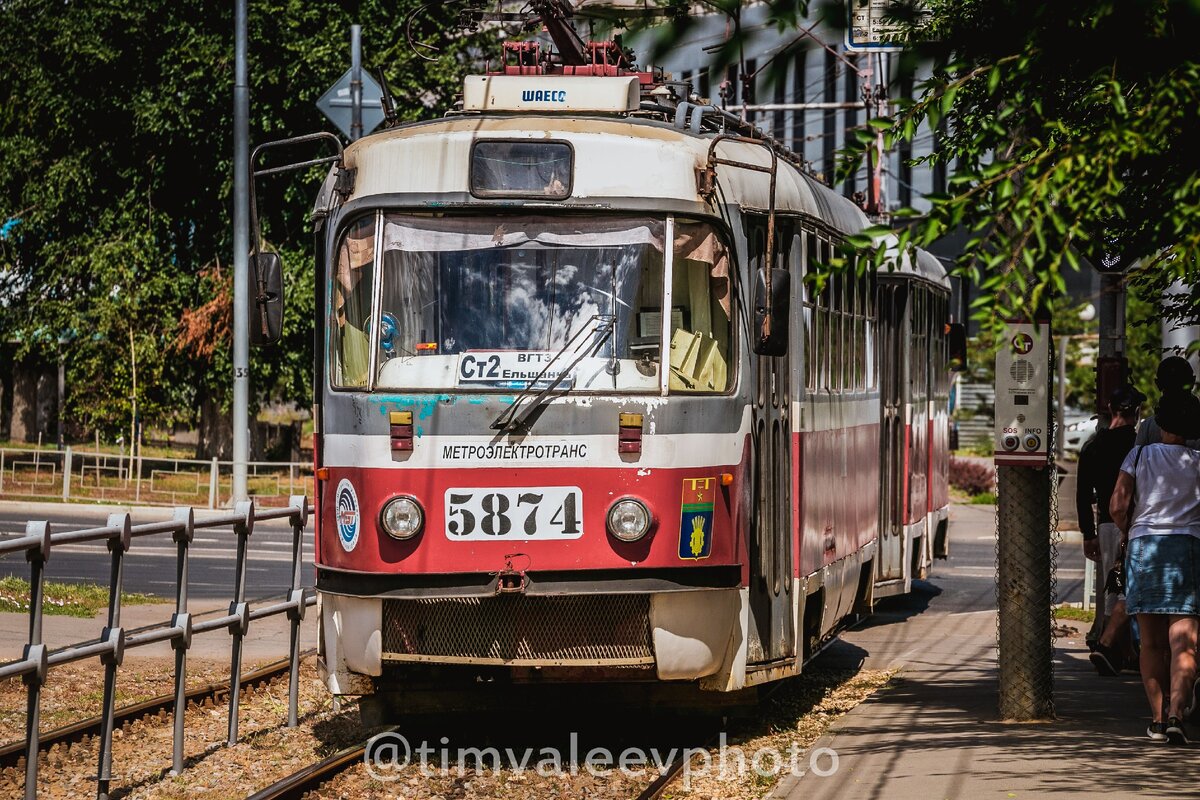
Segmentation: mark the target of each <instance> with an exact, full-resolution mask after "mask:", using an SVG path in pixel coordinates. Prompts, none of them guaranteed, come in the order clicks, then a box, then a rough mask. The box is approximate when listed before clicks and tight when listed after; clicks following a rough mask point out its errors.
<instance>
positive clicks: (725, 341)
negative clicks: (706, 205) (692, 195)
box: [669, 220, 733, 392]
mask: <svg viewBox="0 0 1200 800" xmlns="http://www.w3.org/2000/svg"><path fill="white" fill-rule="evenodd" d="M674 254H675V258H674V267H673V276H672V279H671V341H670V367H671V375H670V387H669V388H670V390H671V391H672V392H723V391H725V390H726V389H727V388H728V387H729V385H730V375H729V361H730V351H731V344H732V340H733V316H732V313H731V308H732V304H731V297H730V292H731V286H730V282H729V251H728V249H727V248H726V247H725V244H724V242H722V241H721V239H720V237H719V236H718V235H717V232H716V230H714V229H713V227H712V226H711V225H709V224H707V223H702V222H687V221H684V220H677V221H676V223H675V249H674Z"/></svg>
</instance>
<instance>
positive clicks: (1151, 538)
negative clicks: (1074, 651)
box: [1109, 392, 1200, 744]
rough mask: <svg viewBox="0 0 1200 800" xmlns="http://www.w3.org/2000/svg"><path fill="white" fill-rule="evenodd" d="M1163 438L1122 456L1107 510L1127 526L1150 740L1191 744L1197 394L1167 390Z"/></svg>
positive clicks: (1128, 588)
mask: <svg viewBox="0 0 1200 800" xmlns="http://www.w3.org/2000/svg"><path fill="white" fill-rule="evenodd" d="M1154 420H1155V423H1156V424H1157V426H1158V428H1159V430H1160V432H1161V436H1162V443H1161V444H1150V445H1144V446H1142V447H1136V446H1135V447H1134V448H1133V449H1132V450H1131V451H1130V452H1129V454H1128V455H1127V456H1126V457H1125V461H1124V463H1123V464H1121V473H1120V475H1118V476H1117V483H1116V485H1115V486H1114V487H1113V495H1112V500H1111V502H1110V504H1109V513H1110V514H1111V515H1112V519H1113V522H1114V523H1116V525H1117V527H1118V528H1119V529H1120V530H1121V531H1122V532H1123V533H1124V538H1123V544H1124V543H1127V545H1126V547H1127V549H1126V560H1125V605H1126V610H1127V611H1128V613H1129V614H1131V615H1134V616H1136V618H1137V624H1138V632H1139V634H1140V636H1141V656H1140V666H1141V671H1142V685H1143V687H1144V688H1145V690H1146V699H1147V700H1148V701H1149V703H1150V717H1151V722H1150V726H1149V727H1148V728H1147V729H1146V734H1147V735H1148V736H1149V737H1150V739H1151V740H1152V741H1156V742H1168V741H1169V742H1171V743H1172V744H1187V741H1188V739H1187V734H1186V732H1185V731H1184V727H1183V722H1182V720H1183V719H1184V718H1185V717H1186V716H1187V715H1188V714H1189V713H1191V712H1192V711H1194V710H1195V704H1196V696H1195V688H1194V687H1195V681H1196V644H1197V637H1198V632H1200V452H1197V451H1195V450H1192V449H1191V448H1189V447H1187V446H1186V445H1185V444H1184V442H1185V440H1187V439H1196V438H1200V400H1198V399H1197V398H1196V397H1195V396H1194V395H1192V394H1189V393H1188V392H1172V393H1169V394H1164V395H1163V398H1162V401H1161V402H1160V403H1159V405H1158V411H1157V412H1156V413H1155V415H1154Z"/></svg>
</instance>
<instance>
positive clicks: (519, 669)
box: [315, 69, 949, 695]
mask: <svg viewBox="0 0 1200 800" xmlns="http://www.w3.org/2000/svg"><path fill="white" fill-rule="evenodd" d="M656 88H657V87H656V85H655V84H654V83H653V81H652V77H651V76H648V75H647V74H646V73H641V74H636V73H635V74H631V75H625V74H621V73H620V71H614V70H611V69H609V70H607V71H605V72H603V73H601V74H592V75H588V76H582V77H581V76H567V75H549V74H517V75H512V74H510V75H489V76H474V77H471V78H468V79H467V84H466V90H465V105H464V108H463V109H462V110H461V111H460V112H457V113H454V114H451V115H448V116H447V117H446V118H444V119H440V120H436V121H431V122H422V123H416V124H408V125H402V126H398V127H393V128H390V129H388V130H385V131H382V132H380V133H377V134H374V135H371V136H368V137H366V138H364V139H362V140H360V141H358V142H356V143H354V144H353V145H351V146H349V147H348V148H347V149H346V150H345V152H344V154H343V155H342V156H341V160H340V161H339V163H338V164H337V165H336V166H335V167H334V169H333V170H332V171H331V173H330V177H329V179H328V180H327V182H326V184H325V187H324V189H323V191H322V193H321V197H320V199H319V201H318V203H317V210H316V216H315V219H316V225H317V241H318V260H319V264H318V269H317V275H318V276H320V277H319V279H318V280H319V286H318V307H319V308H321V309H322V313H321V321H320V324H319V325H318V330H319V334H318V337H317V345H318V348H317V349H318V358H317V361H318V368H317V382H316V386H317V392H318V399H317V403H316V408H315V414H316V420H317V433H316V444H315V460H316V468H317V508H318V510H317V513H316V517H315V518H316V524H317V546H316V569H317V590H318V592H319V601H320V602H319V609H320V610H319V614H320V644H319V652H320V664H321V670H322V674H323V676H324V679H325V681H326V683H327V685H328V687H329V689H330V691H332V692H333V693H335V694H339V695H358V694H370V693H373V692H377V691H387V690H389V689H392V688H395V687H398V686H407V685H410V684H412V685H415V683H418V682H420V681H424V680H428V679H431V678H434V677H436V678H437V679H438V680H452V679H453V678H454V677H455V676H458V677H461V678H463V679H464V681H469V680H478V676H480V675H483V674H487V675H488V676H489V680H491V679H502V680H504V681H509V682H519V681H539V682H552V681H564V682H574V683H578V682H594V681H620V682H644V683H649V684H660V683H666V682H681V683H683V684H687V685H690V686H692V687H694V688H699V689H703V690H709V691H715V692H733V691H737V690H741V689H744V688H747V687H752V686H754V685H756V684H761V683H764V682H767V681H771V680H775V679H779V678H782V677H786V676H789V675H794V674H796V673H798V672H799V671H800V670H801V668H802V666H803V664H804V662H805V660H806V659H808V658H809V657H811V656H812V655H813V654H814V653H815V652H816V650H817V649H818V648H819V647H820V645H821V643H822V642H823V641H824V640H825V639H826V638H827V637H828V636H829V635H830V634H831V632H833V631H834V630H835V629H836V628H837V626H838V625H839V624H840V623H841V622H842V621H844V620H846V619H847V617H849V616H850V615H853V614H856V613H860V612H866V611H869V609H870V608H871V605H872V603H873V602H874V600H875V599H876V598H878V597H880V596H882V595H886V594H897V593H901V592H905V591H908V590H909V588H910V586H911V583H912V580H913V579H914V578H916V577H920V576H921V575H923V574H924V572H925V571H926V570H927V569H928V568H929V565H930V563H931V559H932V558H934V557H935V556H936V555H939V554H943V553H944V548H945V546H946V544H945V542H946V525H947V507H948V495H947V459H948V453H947V444H948V418H947V408H946V404H947V395H948V386H949V376H948V369H949V364H948V340H947V335H946V334H947V322H948V319H949V315H948V307H949V288H948V280H947V276H946V274H945V271H944V270H943V269H942V268H941V266H940V265H939V264H938V262H937V261H936V260H935V259H934V258H932V257H931V256H929V255H927V254H925V253H918V254H917V255H916V257H915V258H909V257H908V256H906V255H904V254H896V257H895V258H894V259H893V261H892V263H891V264H890V265H889V269H888V270H886V271H882V272H878V273H876V272H875V271H873V270H850V271H847V272H845V273H843V274H837V275H834V276H832V277H831V278H830V279H829V280H827V281H825V282H824V283H823V284H820V283H814V282H813V281H811V280H806V278H807V276H809V275H810V273H812V272H813V270H814V269H815V265H817V264H824V263H828V262H829V260H830V258H831V257H832V255H833V252H834V248H836V247H837V246H838V244H839V242H840V241H842V239H843V238H844V237H847V236H850V235H853V234H855V233H858V232H860V231H862V230H864V229H865V228H867V227H868V220H867V219H866V217H865V216H864V214H863V213H862V212H861V211H860V210H859V209H858V208H857V207H856V206H855V205H853V204H852V203H851V202H849V201H848V200H847V199H845V198H844V197H841V196H840V195H838V194H836V193H834V192H833V191H831V190H830V189H829V188H827V187H826V186H824V185H822V184H821V183H820V182H818V181H817V180H815V179H814V178H812V177H811V176H810V175H808V174H806V173H805V172H803V171H802V170H800V169H798V168H797V167H796V166H795V164H794V163H793V160H792V159H791V158H790V157H789V154H788V153H786V151H783V150H782V149H781V148H780V147H779V146H778V145H776V144H774V143H773V142H771V141H769V140H768V139H766V138H764V137H762V136H761V134H759V133H757V132H756V131H753V130H752V129H750V128H749V127H748V126H745V125H744V123H741V122H740V121H739V120H737V119H735V118H733V117H732V116H730V115H728V114H725V113H724V112H721V111H720V110H719V109H716V108H713V107H711V106H707V105H695V104H692V103H688V102H683V101H679V102H671V103H669V104H668V105H664V100H663V92H661V91H659V92H655V93H654V94H651V91H652V90H654V89H656Z"/></svg>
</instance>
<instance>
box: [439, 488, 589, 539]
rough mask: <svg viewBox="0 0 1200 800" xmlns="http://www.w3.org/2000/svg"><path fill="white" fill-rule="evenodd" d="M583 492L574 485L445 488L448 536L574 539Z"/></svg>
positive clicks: (579, 526)
mask: <svg viewBox="0 0 1200 800" xmlns="http://www.w3.org/2000/svg"><path fill="white" fill-rule="evenodd" d="M582 520H583V492H582V491H581V490H580V489H579V487H577V486H540V487H538V486H535V487H521V488H512V487H505V488H499V489H476V488H471V489H447V490H446V538H447V539H450V540H451V541H464V542H490V541H495V540H513V539H516V540H533V539H542V540H546V539H578V538H579V537H580V536H583V522H582Z"/></svg>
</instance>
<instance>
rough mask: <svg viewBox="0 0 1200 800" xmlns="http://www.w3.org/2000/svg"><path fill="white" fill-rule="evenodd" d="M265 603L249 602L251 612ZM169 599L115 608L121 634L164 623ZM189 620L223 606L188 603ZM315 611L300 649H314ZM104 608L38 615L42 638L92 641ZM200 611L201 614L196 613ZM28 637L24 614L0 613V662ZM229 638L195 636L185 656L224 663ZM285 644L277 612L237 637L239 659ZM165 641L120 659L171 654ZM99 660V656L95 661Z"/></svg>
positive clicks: (286, 625)
mask: <svg viewBox="0 0 1200 800" xmlns="http://www.w3.org/2000/svg"><path fill="white" fill-rule="evenodd" d="M269 602H270V601H261V602H257V603H255V602H252V603H251V604H250V608H251V610H253V609H254V608H256V607H260V606H262V605H266V604H267V603H269ZM174 609H175V606H174V604H173V603H162V604H154V605H136V606H125V607H123V608H122V609H121V625H122V626H123V627H124V628H125V630H126V632H127V633H128V632H132V631H134V630H136V629H138V628H141V627H144V626H150V625H156V626H157V625H166V624H170V620H171V614H172V613H173V612H174ZM189 610H190V611H191V613H192V614H193V624H195V623H196V622H199V621H201V620H202V619H204V618H205V617H208V616H219V615H222V614H226V613H228V610H229V604H228V603H220V602H214V601H203V602H197V603H190V604H189ZM316 612H317V609H316V607H315V606H310V607H309V608H308V609H307V612H306V613H305V615H304V619H303V620H302V621H301V622H300V649H301V650H304V649H307V648H310V647H316V643H317V613H316ZM106 615H107V612H106V611H103V610H102V611H100V612H99V613H97V614H96V616H95V617H94V618H92V619H82V618H80V617H65V616H51V615H49V614H47V615H46V616H44V617H43V618H42V640H43V641H44V642H45V643H46V644H47V645H48V646H49V647H50V649H51V651H53V650H57V649H59V648H62V647H66V646H68V645H73V644H79V643H82V642H89V641H94V640H96V639H98V638H99V636H100V632H101V631H102V630H103V629H104V623H105V621H106ZM201 615H204V616H201ZM28 641H29V615H28V614H25V613H20V612H16V613H0V663H5V662H8V661H13V660H16V659H19V658H21V653H22V651H23V648H24V647H25V645H26V643H27V642H28ZM231 643H232V637H231V636H230V635H229V633H228V632H227V631H224V630H215V631H209V632H208V633H200V634H196V635H194V636H193V637H192V646H191V648H190V649H189V650H188V658H194V659H201V660H204V661H228V660H229V658H230V656H231V647H232V644H231ZM290 644H291V622H290V621H289V620H288V618H287V615H286V614H277V615H275V616H271V617H265V618H263V619H256V620H254V621H253V622H251V623H250V631H249V633H247V635H246V638H245V639H244V640H243V649H242V654H243V655H242V657H243V659H244V661H245V662H246V663H258V662H267V661H277V660H280V659H283V658H287V656H288V649H289V647H290ZM173 657H174V655H173V651H172V650H171V644H170V642H157V643H155V644H151V645H146V646H144V647H135V648H133V649H130V650H126V651H125V660H126V662H127V663H128V662H130V661H134V660H136V659H171V658H173ZM96 663H99V659H96Z"/></svg>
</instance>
